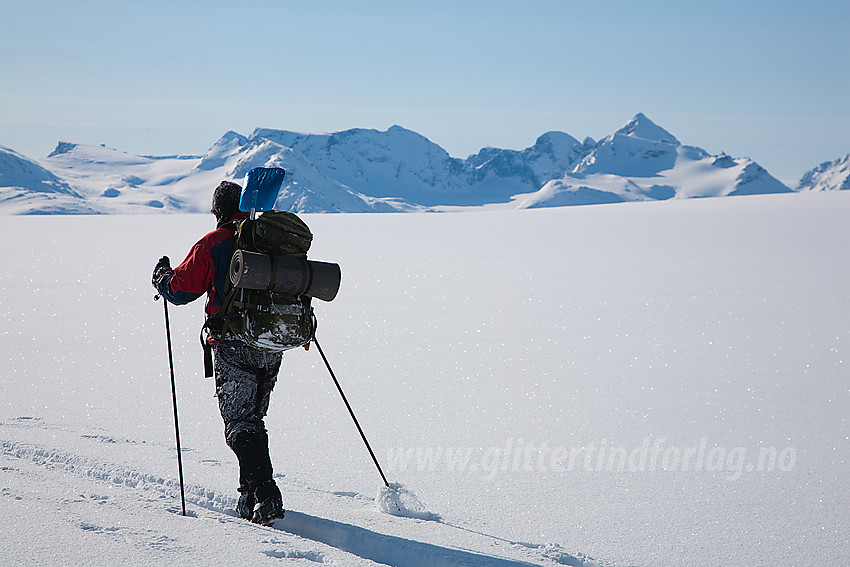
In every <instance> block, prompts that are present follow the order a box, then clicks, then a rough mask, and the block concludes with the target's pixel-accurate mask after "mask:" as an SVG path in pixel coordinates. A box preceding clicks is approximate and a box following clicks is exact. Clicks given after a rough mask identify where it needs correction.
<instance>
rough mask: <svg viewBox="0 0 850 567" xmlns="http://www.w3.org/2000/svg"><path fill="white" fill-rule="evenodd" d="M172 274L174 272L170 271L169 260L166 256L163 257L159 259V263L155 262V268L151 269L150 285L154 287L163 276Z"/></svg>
mask: <svg viewBox="0 0 850 567" xmlns="http://www.w3.org/2000/svg"><path fill="white" fill-rule="evenodd" d="M173 273H174V270H172V269H171V260H169V259H168V256H163V257H162V258H160V259H159V262H157V264H156V267H155V268H154V269H153V276H152V277H151V284H153V286H154V287H156V284H158V283H159V280H161V279H162V277H163V276H170V275H171V274H173Z"/></svg>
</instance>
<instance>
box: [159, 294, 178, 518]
mask: <svg viewBox="0 0 850 567" xmlns="http://www.w3.org/2000/svg"><path fill="white" fill-rule="evenodd" d="M160 297H161V296H160V295H159V294H157V295H156V296H155V297H154V300H157V299H159V298H160ZM162 307H163V309H165V338H166V340H167V341H168V367H169V369H170V370H171V401H172V403H173V405H174V433H175V435H176V437H177V471H178V473H179V477H180V504H181V505H182V506H183V515H184V516H185V515H186V494H185V492H184V490H183V456H182V454H181V451H180V423H179V422H178V420H177V386H176V385H175V383H174V356H173V355H172V354H171V325H169V323H168V300H167V299H165V298H164V297H163V298H162Z"/></svg>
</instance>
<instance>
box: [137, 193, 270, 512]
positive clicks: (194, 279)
mask: <svg viewBox="0 0 850 567" xmlns="http://www.w3.org/2000/svg"><path fill="white" fill-rule="evenodd" d="M241 193H242V188H241V187H240V186H239V185H237V184H235V183H231V182H228V181H222V182H221V183H220V184H219V185H218V187H216V189H215V191H214V193H213V199H212V208H211V210H210V212H211V213H212V214H214V215H215V218H216V229H215V230H214V231H212V232H210V233H209V234H207V235H206V236H204V237H203V238H201V239H200V240H199V241H198V242H197V243H196V244H195V245H194V246H193V247H192V249H191V250H190V251H189V254H188V255H187V256H186V259H185V260H183V263H182V264H180V265H179V266H177V267H176V268H174V269H172V268H171V266H170V265H168V259H167V258H162V259H161V260H160V261H159V263H158V264H157V265H156V267H155V268H154V272H153V278H152V283H153V285H154V287H155V288H156V289H157V291H158V292H159V293H160V294H161V295H162V296H163V297H164V298H165V299H166V300H168V301H170V302H171V303H173V304H175V305H184V304H186V303H189V302H190V301H194V300H195V299H197V298H199V297H200V296H201V295H203V294H204V293H206V295H207V300H206V313H207V318H208V319H207V321H208V323H212V324H211V325H209V327H210V335H209V338H208V339H207V342H208V343H209V344H211V345H212V347H213V352H214V353H215V356H214V365H213V367H214V372H215V387H216V396H217V397H218V405H219V410H220V411H221V417H222V419H223V420H224V436H225V440H226V442H227V445H228V446H229V447H230V448H231V449H232V450H233V452H234V453H235V454H236V458H237V459H238V461H239V493H240V496H239V503H238V505H237V511H238V512H239V515H240V516H241V517H243V518H245V519H247V520H251V521H252V522H255V523H262V524H269V523H271V522H272V521H273V520H275V519H276V518H282V517H283V513H284V512H283V499H282V497H281V494H280V490H279V489H278V487H277V484H276V483H275V481H274V479H273V478H272V463H271V458H270V457H269V438H268V432H267V431H266V427H265V423H264V422H263V418H264V417H265V415H266V412H267V411H268V407H269V397H270V395H271V392H272V389H273V388H274V385H275V382H276V381H277V375H278V371H279V370H280V364H281V360H282V358H283V353H280V352H266V351H262V350H259V349H256V348H253V347H251V346H248V345H246V344H245V343H243V342H241V341H238V340H233V338H232V337H228V336H225V337H222V336H220V335H221V324H220V322H221V319H218V322H219V324H218V325H216V324H215V321H216V318H215V315H216V314H217V313H218V312H219V311H220V310H221V308H222V304H223V302H224V297H223V295H222V290H223V289H224V286H225V278H228V277H229V274H228V270H229V266H230V258H231V255H232V254H233V244H234V238H235V231H234V229H233V223H234V221H236V220H238V219H241V218H247V217H248V216H249V215H248V213H244V212H241V211H240V210H239V198H240V196H241Z"/></svg>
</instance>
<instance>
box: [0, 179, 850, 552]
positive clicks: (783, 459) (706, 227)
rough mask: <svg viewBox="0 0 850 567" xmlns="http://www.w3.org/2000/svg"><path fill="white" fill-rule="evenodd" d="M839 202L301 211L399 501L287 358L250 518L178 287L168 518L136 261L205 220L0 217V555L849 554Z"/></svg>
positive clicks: (333, 353) (793, 198) (337, 337)
mask: <svg viewBox="0 0 850 567" xmlns="http://www.w3.org/2000/svg"><path fill="white" fill-rule="evenodd" d="M848 218H850V193H808V194H792V195H771V196H757V197H734V198H724V199H702V200H687V201H682V200H672V201H665V202H648V203H626V204H615V205H600V206H589V207H573V208H561V209H558V208H556V209H544V210H528V211H493V212H472V213H458V214H404V215H401V214H399V215H386V214H385V215H375V214H368V215H366V214H364V215H305V220H306V221H307V223H308V224H309V225H310V226H311V228H312V229H313V231H314V233H315V235H316V238H315V241H314V247H313V251H312V254H311V257H312V258H314V259H316V260H326V261H334V262H338V263H339V264H340V265H341V266H342V272H343V283H342V288H341V289H340V292H339V295H338V297H337V298H336V300H335V301H334V302H332V303H322V302H317V313H318V317H319V329H318V338H319V340H320V342H321V345H322V348H323V349H324V351H325V353H326V354H327V356H328V359H329V361H330V363H331V364H332V365H333V368H334V371H335V372H336V374H337V376H338V378H339V380H340V382H341V384H342V386H343V388H344V389H345V391H346V394H347V395H348V398H349V401H350V402H351V405H352V407H353V409H354V411H355V413H356V414H357V416H358V418H359V420H360V423H361V425H362V426H363V429H364V432H365V433H366V436H367V437H368V438H369V441H370V442H371V444H372V446H373V448H374V449H375V453H376V456H377V458H378V460H379V462H380V463H381V465H382V467H383V469H384V471H385V473H386V475H387V477H388V479H389V481H390V482H391V483H394V484H393V486H394V489H395V490H396V494H394V495H393V494H386V492H385V491H386V489H383V490H382V486H383V483H382V482H381V479H380V476H379V475H378V472H377V470H376V469H375V467H374V465H373V463H372V462H371V459H370V457H369V455H368V452H367V451H366V449H365V447H364V446H363V444H362V441H361V439H360V437H359V435H358V433H357V431H356V429H355V427H354V424H353V423H352V422H351V419H350V417H349V416H348V413H347V412H346V409H345V407H344V405H343V403H342V401H341V400H340V398H339V396H338V394H337V392H336V390H335V388H334V386H333V383H332V382H331V380H330V377H329V376H328V373H327V370H326V369H325V367H324V365H323V363H322V361H321V359H320V358H319V355H318V353H317V352H316V349H315V348H313V349H311V350H310V351H309V352H305V351H303V350H297V351H290V352H288V353H287V354H286V355H285V356H284V364H283V370H282V372H281V376H280V380H279V382H278V386H277V389H276V391H275V392H274V394H273V397H272V402H271V409H270V412H269V416H268V418H267V426H268V428H269V431H270V438H271V453H272V458H273V461H274V465H275V472H276V475H277V481H278V484H279V485H280V487H281V490H282V492H283V494H284V499H285V503H286V508H287V510H288V512H287V516H286V518H285V519H283V520H280V521H277V522H276V523H275V525H274V526H273V527H269V528H265V527H258V526H254V525H251V524H249V523H247V522H245V521H243V520H240V519H239V518H238V517H236V516H235V514H234V512H233V511H232V508H233V505H234V504H235V496H236V495H237V493H236V490H235V489H236V484H237V483H236V481H237V476H236V460H235V458H234V457H233V455H232V454H231V453H230V450H229V449H228V448H227V446H226V445H225V443H224V439H223V433H222V426H221V423H220V418H219V416H218V412H217V405H216V399H215V398H214V397H213V393H214V388H213V383H212V381H210V380H206V379H204V378H203V369H202V354H201V350H200V346H199V344H198V333H199V327H200V325H201V323H202V319H203V317H202V305H201V301H200V300H199V301H198V302H196V303H195V304H192V305H190V306H187V307H175V306H171V308H170V309H169V313H170V315H171V329H172V336H173V346H174V357H175V372H176V380H177V392H178V397H179V409H180V425H181V431H180V433H181V441H182V445H183V449H184V450H183V464H184V472H185V478H186V483H187V487H186V496H187V508H188V512H189V514H188V516H187V517H183V516H181V515H180V501H179V490H178V488H177V460H176V452H175V448H174V447H175V446H174V430H173V414H172V407H171V390H170V383H169V374H168V359H167V351H166V342H165V329H164V321H163V308H162V304H161V303H160V302H154V301H153V294H154V292H153V289H152V288H151V287H150V284H149V280H150V273H151V270H152V269H153V266H154V264H155V263H156V261H157V259H158V258H159V257H160V256H161V255H163V254H167V255H169V256H170V257H171V258H172V260H173V261H174V262H175V263H176V262H177V261H179V260H180V259H182V257H183V255H184V254H185V253H186V252H187V251H188V249H189V247H190V246H191V245H192V244H193V243H194V242H195V241H196V240H197V239H198V238H199V237H200V236H201V235H202V234H203V233H205V232H207V231H209V230H211V229H212V228H213V225H214V222H213V219H212V217H211V216H209V215H197V216H195V215H159V216H155V215H150V216H105V217H96V216H92V217H6V218H4V219H3V224H2V231H3V232H2V236H3V238H0V249H2V258H3V269H2V270H0V288H2V290H3V294H2V301H0V312H2V320H3V321H4V323H3V326H2V336H0V360H2V370H0V372H2V384H3V393H2V396H0V448H2V450H0V514H2V516H3V518H4V521H3V522H2V524H0V525H2V527H0V563H2V564H3V565H65V564H67V565H82V564H85V565H95V566H107V565H117V564H128V565H129V564H132V565H151V566H153V565H284V564H292V565H308V564H313V563H322V562H324V563H330V564H336V565H371V564H374V563H383V564H389V565H398V566H401V565H414V566H416V565H480V566H484V565H488V566H489V565H499V566H517V565H527V564H538V565H547V566H556V565H618V566H624V565H637V566H653V567H654V566H669V567H673V566H681V565H748V566H753V565H765V566H768V565H769V566H774V565H794V564H806V565H818V566H821V567H824V566H839V565H845V564H846V561H847V557H848V556H850V541H848V538H850V514H848V512H847V511H848V510H850V489H848V486H850V485H848V477H849V476H850V475H848V473H850V440H849V439H848V436H850V424H848V416H850V372H848V360H847V357H848V339H850V334H848V321H850V296H849V295H848V294H850V262H848V258H850V238H848V236H850V233H848V225H847V221H848ZM395 483H398V484H395ZM392 498H397V500H398V503H399V506H398V508H396V510H397V511H398V512H402V513H401V514H399V513H397V512H396V513H393V512H394V511H393V510H392V507H393V502H392ZM401 508H404V509H401ZM404 512H407V513H404ZM399 516H415V517H399Z"/></svg>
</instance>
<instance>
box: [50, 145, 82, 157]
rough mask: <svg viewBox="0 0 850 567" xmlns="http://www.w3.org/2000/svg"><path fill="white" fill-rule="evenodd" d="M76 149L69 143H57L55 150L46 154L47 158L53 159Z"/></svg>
mask: <svg viewBox="0 0 850 567" xmlns="http://www.w3.org/2000/svg"><path fill="white" fill-rule="evenodd" d="M76 147H77V144H72V143H71V142H59V143H58V144H56V149H54V150H53V151H52V152H50V153H49V154H47V157H49V158H51V157H55V156H58V155H62V154H67V153H68V152H70V151H71V150H73V149H74V148H76Z"/></svg>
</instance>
